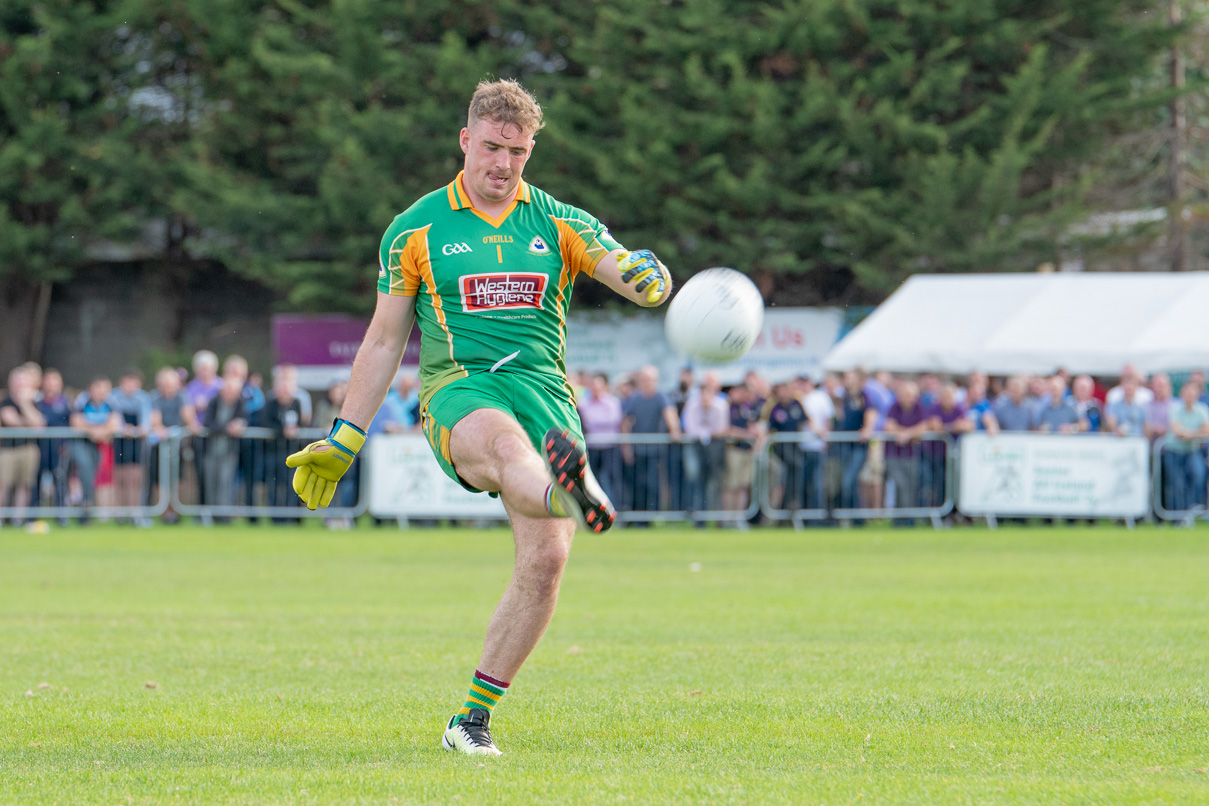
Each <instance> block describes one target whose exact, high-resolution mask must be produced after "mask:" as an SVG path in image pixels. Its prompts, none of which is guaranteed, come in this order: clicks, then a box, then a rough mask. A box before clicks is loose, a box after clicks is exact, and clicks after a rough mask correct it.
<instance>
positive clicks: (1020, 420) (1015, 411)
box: [993, 375, 1037, 431]
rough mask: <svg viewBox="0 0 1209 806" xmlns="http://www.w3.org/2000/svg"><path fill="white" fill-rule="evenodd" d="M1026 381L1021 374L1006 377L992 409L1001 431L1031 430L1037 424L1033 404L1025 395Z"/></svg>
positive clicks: (1026, 389)
mask: <svg viewBox="0 0 1209 806" xmlns="http://www.w3.org/2000/svg"><path fill="white" fill-rule="evenodd" d="M1027 391H1028V381H1027V380H1026V379H1025V377H1024V376H1023V375H1013V376H1012V377H1011V378H1009V379H1008V382H1007V388H1006V389H1005V390H1004V394H1003V396H1002V397H1000V399H999V400H998V401H997V402H996V403H995V407H994V409H993V411H994V414H995V422H997V423H998V424H999V430H1001V431H1032V430H1033V429H1034V428H1035V427H1036V425H1037V414H1036V410H1035V406H1034V405H1033V404H1031V403H1030V402H1029V400H1028V398H1027V397H1026V393H1027Z"/></svg>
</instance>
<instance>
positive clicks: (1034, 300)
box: [823, 272, 1209, 375]
mask: <svg viewBox="0 0 1209 806" xmlns="http://www.w3.org/2000/svg"><path fill="white" fill-rule="evenodd" d="M1125 363H1133V364H1134V365H1136V366H1137V368H1138V369H1139V370H1141V371H1142V372H1146V373H1151V372H1157V371H1159V370H1178V369H1194V368H1198V367H1200V368H1204V367H1206V366H1209V272H1189V273H1180V274H1151V273H1146V274H1120V273H1112V274H1107V273H1106V274H1091V273H1078V274H1074V273H1070V274H1067V273H1062V274H972V275H971V274H967V275H917V276H915V277H912V278H910V279H909V280H907V282H906V283H904V284H903V286H902V287H901V288H899V289H898V291H896V292H894V294H893V295H892V296H891V297H890V298H889V299H888V300H886V302H885V303H883V304H882V305H881V306H880V307H879V308H878V309H877V310H875V311H874V312H873V313H872V314H871V315H870V316H869V318H868V319H866V320H865V321H864V322H862V323H861V324H860V325H858V326H857V327H856V328H855V329H853V331H852V332H851V333H849V334H848V335H847V336H845V337H844V339H843V340H841V341H840V342H839V343H838V344H836V345H835V346H834V347H833V348H832V349H831V351H830V352H829V353H828V354H827V357H826V358H825V359H824V360H823V366H824V368H826V369H829V370H842V369H850V368H853V367H865V368H867V369H870V370H876V369H888V370H891V371H894V372H924V371H934V372H948V373H965V372H970V371H972V370H976V369H977V370H982V371H984V372H988V373H990V374H993V375H1005V374H1010V373H1015V372H1028V373H1045V372H1052V371H1053V370H1054V369H1056V368H1058V367H1065V368H1066V369H1068V370H1070V371H1071V372H1087V373H1091V374H1095V375H1116V374H1118V373H1119V372H1120V370H1121V367H1122V365H1124V364H1125Z"/></svg>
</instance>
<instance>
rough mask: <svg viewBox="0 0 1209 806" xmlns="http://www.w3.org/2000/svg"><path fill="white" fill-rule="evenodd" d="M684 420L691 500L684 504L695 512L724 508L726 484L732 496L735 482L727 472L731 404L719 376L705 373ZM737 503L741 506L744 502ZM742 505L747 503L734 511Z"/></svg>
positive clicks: (686, 473) (685, 469) (685, 465)
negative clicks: (725, 483)
mask: <svg viewBox="0 0 1209 806" xmlns="http://www.w3.org/2000/svg"><path fill="white" fill-rule="evenodd" d="M736 388H739V387H736ZM743 388H746V386H745V385H744V386H743ZM758 416H759V415H758V413H757V417H758ZM682 420H683V423H682V427H683V429H684V440H685V445H684V449H683V451H684V453H683V455H684V462H683V472H684V482H685V488H686V494H687V497H688V500H687V502H682V505H683V506H686V507H687V508H688V509H692V510H694V511H700V510H709V509H719V508H721V507H722V488H723V481H726V482H727V488H728V493H731V494H732V495H733V492H732V491H731V485H730V482H731V481H733V479H730V478H726V476H729V475H730V474H729V473H728V472H727V470H728V463H729V462H730V460H729V458H728V456H727V452H728V448H729V447H730V446H728V445H727V444H726V437H727V435H728V433H729V432H730V430H731V401H730V400H728V399H727V396H726V395H724V394H722V384H721V383H720V382H719V381H718V373H716V372H707V373H705V375H704V376H703V377H702V379H701V385H700V386H699V387H698V388H697V390H696V391H695V392H694V393H691V394H690V395H689V397H688V400H687V401H686V402H685V404H684V415H683V417H682ZM735 503H736V504H742V502H741V501H740V502H735ZM743 506H746V504H742V506H736V507H735V508H736V509H741V508H743ZM727 508H729V507H727Z"/></svg>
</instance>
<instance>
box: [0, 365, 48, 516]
mask: <svg viewBox="0 0 1209 806" xmlns="http://www.w3.org/2000/svg"><path fill="white" fill-rule="evenodd" d="M33 380H34V376H33V373H31V372H30V371H29V370H28V369H27V368H25V367H17V368H16V369H14V370H12V371H11V372H9V374H8V394H7V395H6V396H5V397H4V399H3V400H0V433H3V431H5V430H8V429H18V428H20V429H26V428H42V427H44V426H45V425H46V418H45V417H43V416H42V412H40V411H38V406H37V403H36V401H35V397H36V395H37V392H38V390H37V388H36V387H35V386H34V384H33ZM40 460H41V452H40V451H39V450H38V443H37V441H35V440H34V439H31V438H30V437H28V436H22V437H13V438H11V439H0V507H3V506H6V505H7V504H8V501H9V495H10V494H11V495H12V504H13V506H14V507H16V508H17V509H23V508H25V507H27V506H29V501H30V495H31V491H32V490H33V488H34V485H36V484H37V483H38V466H39V464H40ZM17 522H20V519H19V518H14V523H17Z"/></svg>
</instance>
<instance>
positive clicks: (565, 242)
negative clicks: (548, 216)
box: [553, 205, 625, 278]
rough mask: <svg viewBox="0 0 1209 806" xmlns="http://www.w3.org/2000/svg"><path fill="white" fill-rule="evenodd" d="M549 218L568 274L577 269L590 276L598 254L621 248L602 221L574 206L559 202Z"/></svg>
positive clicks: (574, 273) (598, 256) (601, 254)
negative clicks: (555, 232) (551, 219)
mask: <svg viewBox="0 0 1209 806" xmlns="http://www.w3.org/2000/svg"><path fill="white" fill-rule="evenodd" d="M553 218H554V223H555V224H556V225H557V226H558V247H559V250H560V251H561V253H562V258H563V263H564V264H565V265H566V266H567V269H568V270H569V271H570V273H571V277H572V278H574V277H575V276H576V275H577V274H579V273H580V272H584V273H585V274H587V275H588V276H589V277H591V276H592V273H593V272H594V271H595V270H596V264H597V263H599V262H600V259H601V258H602V257H604V256H605V255H607V254H608V253H609V252H612V251H613V250H614V249H624V248H625V247H624V246H622V245H621V244H620V243H618V242H617V240H616V239H615V238H614V237H613V236H612V235H610V234H609V230H608V228H607V227H605V225H604V224H601V223H600V222H599V221H597V220H596V219H595V218H593V217H592V216H590V215H588V214H587V213H585V212H584V211H583V210H580V209H579V208H577V207H571V206H569V205H562V209H561V210H560V211H559V212H558V213H556V214H555V215H554V216H553Z"/></svg>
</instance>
